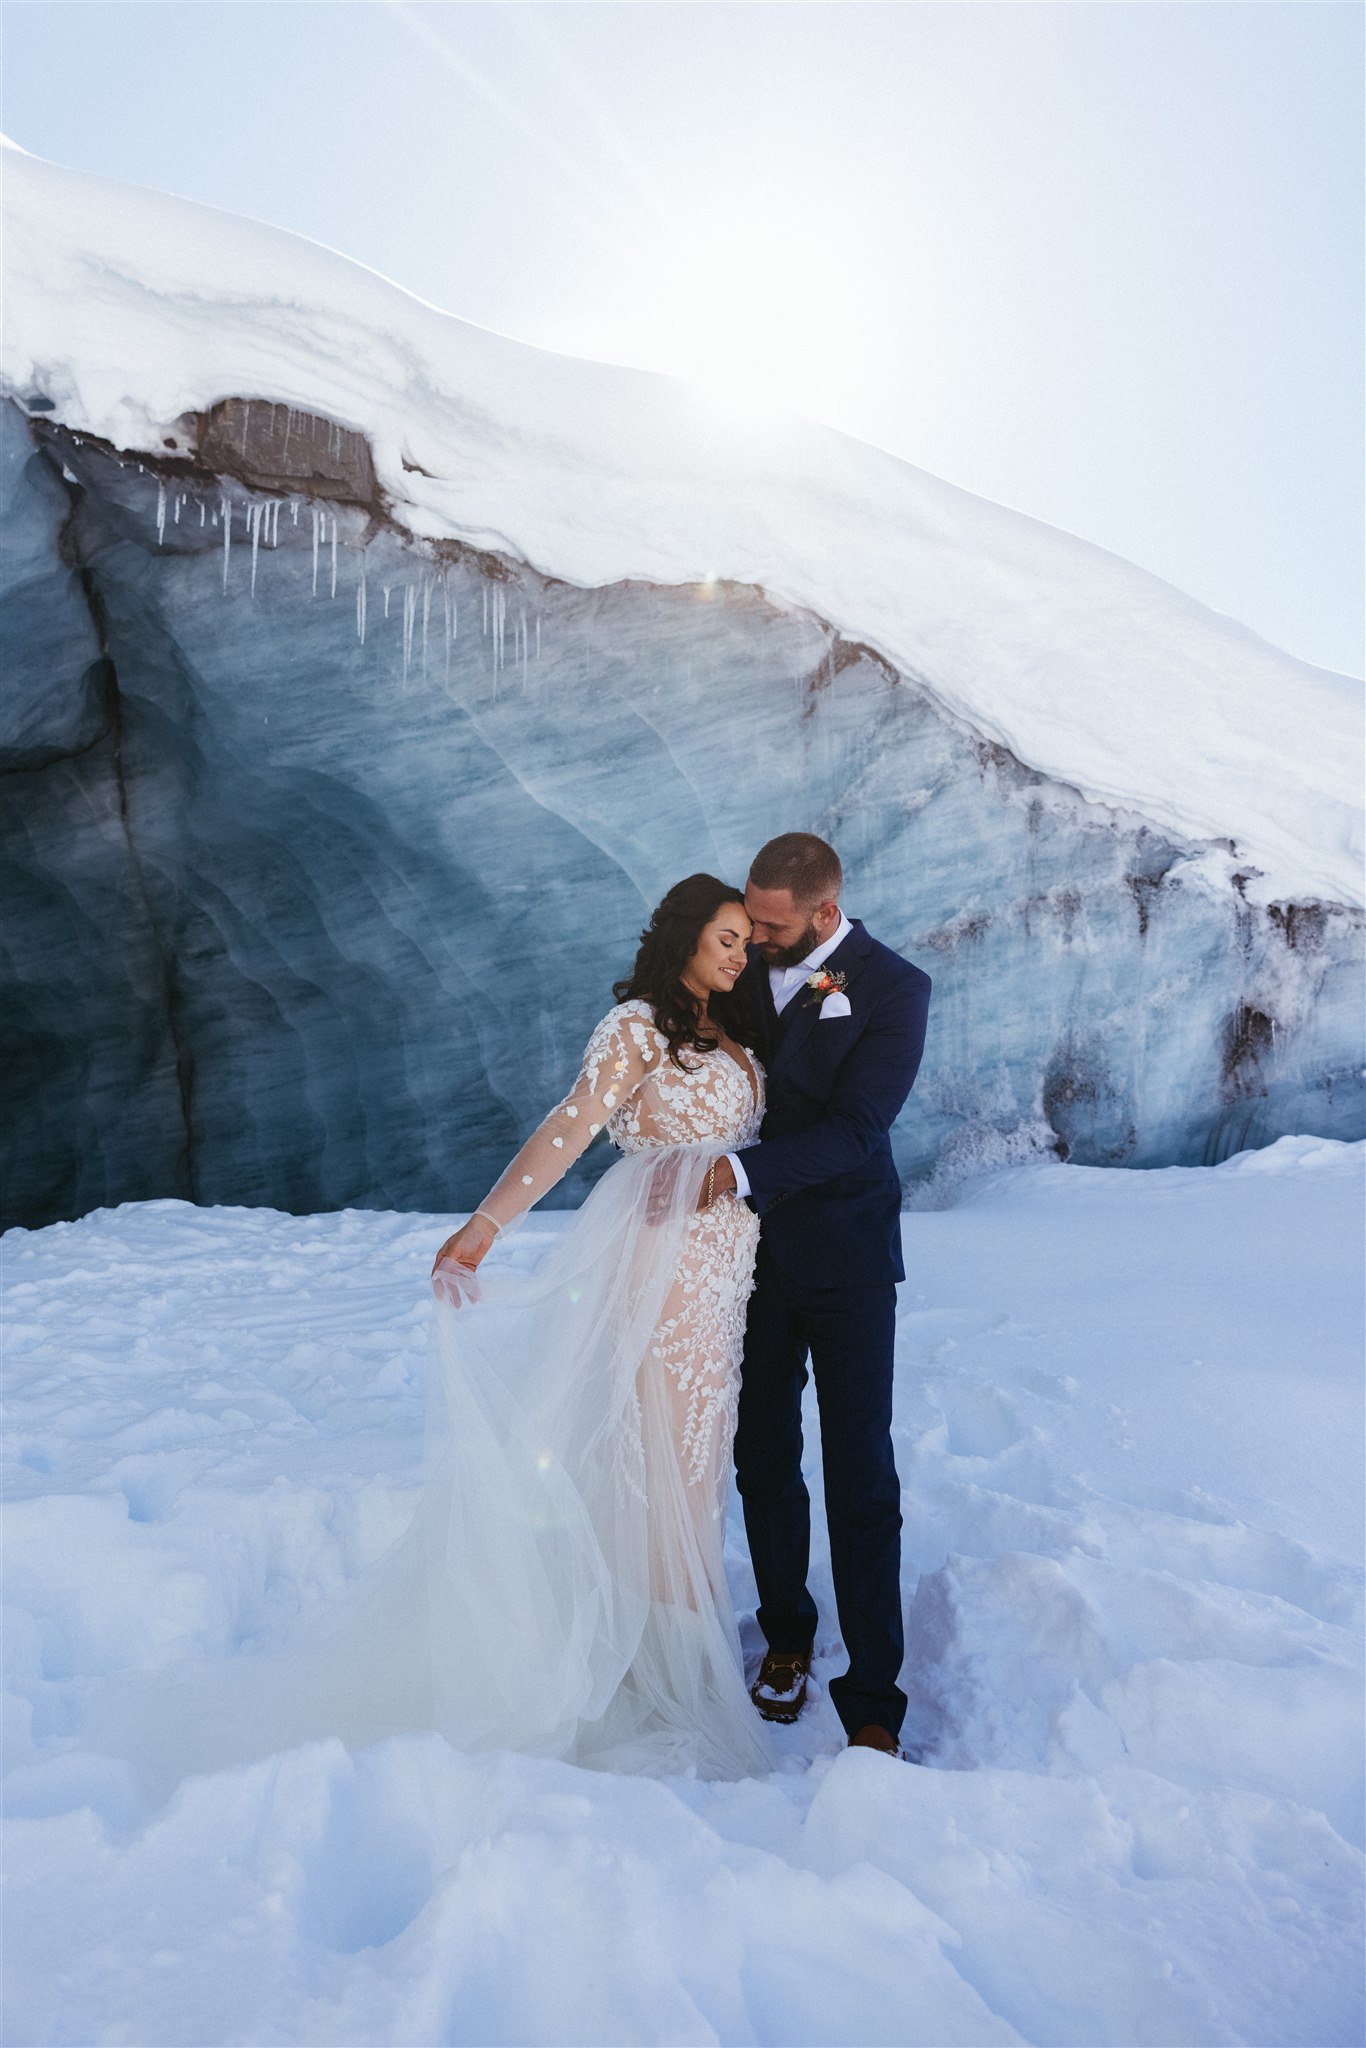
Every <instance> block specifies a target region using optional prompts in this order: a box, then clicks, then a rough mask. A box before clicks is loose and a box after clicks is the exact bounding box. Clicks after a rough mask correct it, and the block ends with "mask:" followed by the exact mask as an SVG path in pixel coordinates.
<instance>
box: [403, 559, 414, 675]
mask: <svg viewBox="0 0 1366 2048" xmlns="http://www.w3.org/2000/svg"><path fill="white" fill-rule="evenodd" d="M416 618H417V590H416V588H415V586H414V585H413V584H411V583H405V584H404V586H403V679H404V681H405V682H406V681H407V679H408V666H409V664H410V662H411V661H412V658H413V625H414V622H415V620H416Z"/></svg>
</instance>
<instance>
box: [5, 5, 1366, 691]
mask: <svg viewBox="0 0 1366 2048" xmlns="http://www.w3.org/2000/svg"><path fill="white" fill-rule="evenodd" d="M1364 23H1366V13H1363V10H1362V9H1361V8H1360V7H1359V6H1358V5H1357V4H1355V0H1352V4H1320V0H1286V4H1282V0H1209V4H1206V0H1045V4H1039V5H1036V4H1034V0H952V4H920V0H902V4H897V0H887V4H874V5H870V4H865V0H847V4H845V0H808V4H800V5H794V4H787V0H774V4H769V5H751V4H743V5H741V4H736V5H731V4H724V0H723V4H714V5H713V4H705V0H694V4H656V0H616V4H609V5H603V4H590V5H581V4H577V0H565V4H553V5H543V4H530V0H527V4H522V0H496V4H492V0H484V4H469V5H467V4H458V5H444V4H420V0H376V4H371V0H354V4H339V0H287V4H283V0H97V4H90V0H6V4H5V6H4V9H3V34H4V62H5V83H4V93H3V103H2V104H0V125H2V126H3V128H4V131H5V133H6V134H8V135H9V136H11V137H12V138H13V140H15V141H16V142H18V143H19V144H20V145H21V146H22V147H23V148H24V149H27V150H29V151H31V152H33V153H34V154H35V155H38V156H42V157H47V158H50V159H52V160H53V161H55V162H58V163H63V164H68V165H71V166H73V167H75V168H77V169H80V170H85V171H93V172H96V173H99V174H101V175H103V176H108V177H113V178H121V179H125V180H128V181H131V182H133V183H136V184H142V185H150V186H153V187H155V188H157V189H158V190H162V191H168V192H174V193H178V194H181V195H183V196H185V197H187V198H192V199H198V200H203V201H206V202H208V203H209V204H211V205H214V206H219V207H223V208H226V209H228V210H230V211H232V212H234V213H241V214H247V215H250V216H252V217H253V218H256V219H260V220H266V221H271V222H273V223H275V224H277V225H279V226H281V227H285V228H289V229H292V230H294V231H295V232H298V233H300V234H304V235H308V236H310V237H312V238H313V239H314V240H316V241H319V242H323V243H325V244H327V245H328V246H329V247H330V248H333V249H336V250H339V251H341V252H343V253H344V254H346V255H348V256H352V257H354V258H356V259H358V260H359V261H360V262H363V263H366V264H368V265H370V266H371V267H372V268H373V269H376V270H378V271H381V272H383V274H384V275H385V276H386V277H389V278H392V279H393V280H394V281H395V282H396V283H398V284H400V285H402V286H404V287H405V288H407V289H408V290H410V291H413V292H416V293H417V294H418V295H419V296H420V297H422V298H424V299H427V300H429V301H431V302H432V303H433V304H435V305H438V306H441V307H443V308H445V309H447V310H449V311H451V312H454V313H458V314H460V315H461V316H462V317H464V318H466V319H469V320H474V321H477V322H478V323H479V324H480V325H482V326H485V327H490V328H494V329H496V330H498V331H499V332H501V333H505V334H512V335H516V336H518V337H519V338H520V339H523V340H526V341H531V342H535V343H538V344H539V345H541V346H543V347H546V348H555V349H562V350H566V351H569V352H570V353H573V354H577V355H591V356H596V357H599V358H601V359H604V360H607V361H611V362H622V363H631V364H637V365H641V366H643V367H646V368H651V369H658V370H664V371H671V372H675V373H681V374H685V375H689V376H696V377H700V378H703V379H705V380H706V381H707V382H708V383H710V384H711V385H712V386H713V388H714V389H715V391H716V392H717V393H718V394H719V395H720V396H721V397H723V398H724V400H725V402H726V403H727V404H732V405H734V406H735V407H736V408H737V410H738V411H740V412H743V411H745V410H746V409H753V408H757V407H764V408H772V407H773V406H775V405H776V406H790V407H792V408H794V409H796V410H798V411H801V412H804V413H807V414H810V415H811V416H812V417H814V418H817V419H823V420H826V421H829V422H830V423H831V424H832V425H834V426H837V427H840V428H842V429H844V430H845V431H847V432H849V433H852V434H856V435H858V436H859V437H860V438H861V439H863V440H866V441H871V442H874V443H876V444H877V445H878V446H880V447H883V448H887V449H890V450H891V451H892V452H893V453H895V454H897V455H900V456H903V457H904V458H905V459H906V460H908V461H910V462H914V463H916V464H918V465H919V466H920V467H921V468H923V469H926V470H929V471H931V472H932V473H933V474H935V475H936V476H940V477H944V478H946V479H948V480H949V481H950V482H952V483H955V484H959V485H961V486H963V487H964V488H965V489H967V490H970V491H974V492H976V493H978V494H979V495H980V496H982V497H985V498H990V499H993V500H995V501H996V502H998V503H1001V504H1004V505H1009V506H1012V507H1014V508H1016V509H1017V510H1019V511H1022V512H1027V513H1029V514H1030V515H1031V516H1033V517H1034V518H1038V519H1042V520H1046V521H1047V522H1049V523H1050V524H1052V525H1055V526H1059V527H1063V528H1065V529H1067V530H1068V531H1069V532H1072V533H1076V534H1080V535H1082V536H1084V537H1085V538H1086V539H1088V540H1091V541H1095V542H1097V543H1099V545H1101V546H1102V547H1106V548H1109V549H1111V550H1113V551H1114V552H1115V553H1116V554H1119V555H1122V556H1124V557H1125V558H1126V559H1128V560H1130V561H1133V562H1137V563H1140V564H1141V565H1142V566H1143V567H1145V568H1147V569H1151V570H1153V571H1154V572H1155V573H1156V574H1158V575H1159V576H1162V577H1165V578H1166V579H1167V580H1168V581H1170V582H1172V583H1174V584H1176V585H1177V586H1179V587H1180V588H1181V589H1183V590H1186V591H1189V592H1190V593H1191V594H1192V595H1194V596H1196V597H1198V598H1200V599H1202V600H1203V601H1204V602H1205V603H1206V604H1209V605H1212V606H1213V607H1214V608H1215V609H1216V610H1218V611H1221V612H1226V613H1228V614H1230V615H1231V616H1232V617H1234V618H1237V619H1239V620H1241V621H1243V622H1244V623H1245V624H1247V625H1249V626H1251V627H1252V628H1253V629H1254V630H1255V631H1256V632H1258V633H1260V634H1262V635H1263V636H1264V637H1265V638H1266V639H1268V640H1270V641H1271V642H1273V643H1274V644H1275V645H1276V646H1278V647H1281V648H1284V649H1286V650H1288V651H1289V652H1290V653H1293V654H1297V655H1299V656H1301V657H1302V658H1303V659H1305V660H1308V661H1312V662H1316V663H1319V664H1321V665H1323V666H1325V667H1329V668H1335V669H1341V670H1345V671H1347V672H1348V673H1351V674H1353V675H1360V674H1362V670H1363V551H1364V545H1366V531H1364V529H1366V521H1364V519H1363V436H1364V431H1366V430H1364V428H1363V388H1362V387H1363V379H1362V358H1363V348H1364V347H1366V324H1364V322H1363V170H1364V167H1366V145H1364V144H1363V93H1362V81H1363V24H1364Z"/></svg>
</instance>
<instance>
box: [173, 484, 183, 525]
mask: <svg viewBox="0 0 1366 2048" xmlns="http://www.w3.org/2000/svg"><path fill="white" fill-rule="evenodd" d="M184 503H185V499H184V496H183V494H182V493H181V492H180V491H177V492H176V494H175V510H174V511H173V512H172V514H171V517H172V519H173V520H174V521H175V523H176V525H177V526H179V524H180V508H181V506H182V505H183V504H184Z"/></svg>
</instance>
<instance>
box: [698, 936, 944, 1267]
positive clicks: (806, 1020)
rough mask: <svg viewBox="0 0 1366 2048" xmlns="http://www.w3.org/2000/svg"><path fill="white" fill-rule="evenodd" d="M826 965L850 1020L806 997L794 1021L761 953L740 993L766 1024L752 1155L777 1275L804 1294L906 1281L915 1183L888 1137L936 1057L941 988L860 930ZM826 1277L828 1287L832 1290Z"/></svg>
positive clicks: (798, 1000)
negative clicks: (905, 1185)
mask: <svg viewBox="0 0 1366 2048" xmlns="http://www.w3.org/2000/svg"><path fill="white" fill-rule="evenodd" d="M851 923H852V926H853V929H852V930H851V931H850V932H849V933H848V934H847V936H846V937H845V938H844V939H843V940H842V941H841V943H840V944H839V945H838V946H837V947H836V948H835V950H834V952H833V953H832V954H830V956H829V957H828V959H827V960H826V961H825V969H826V970H827V971H829V972H831V973H841V974H843V976H844V994H845V995H846V996H847V997H848V999H849V1008H850V1015H849V1016H847V1017H827V1018H824V1019H822V1018H821V1016H820V1007H821V1000H822V998H821V997H820V996H819V995H818V994H816V993H815V991H813V990H808V989H805V988H802V989H798V991H797V993H796V995H795V996H793V997H792V999H791V1001H790V1003H788V1004H787V1006H786V1008H785V1009H784V1011H783V1014H782V1016H781V1017H779V1016H778V1014H777V1012H776V1011H775V1009H774V1007H773V992H772V989H771V988H770V986H769V979H768V967H767V964H766V962H765V961H764V959H763V958H762V956H761V955H760V953H759V952H758V951H757V949H755V948H753V947H751V949H750V955H749V963H748V965H747V966H746V968H745V971H744V974H743V975H742V976H741V980H740V983H739V984H738V985H739V986H743V987H744V988H746V989H747V990H748V991H749V994H750V1000H751V1003H752V1005H753V1008H754V1010H755V1012H756V1013H757V1015H758V1018H759V1020H760V1022H759V1043H758V1048H757V1049H758V1053H759V1057H760V1058H761V1059H762V1060H763V1062H764V1065H765V1067H766V1068H767V1070H768V1099H767V1107H766V1110H765V1113H764V1121H763V1124H762V1127H761V1129H760V1132H759V1140H758V1143H757V1144H754V1145H747V1146H745V1147H744V1149H743V1150H742V1151H741V1152H740V1153H739V1154H738V1157H739V1159H740V1162H741V1164H742V1165H743V1167H744V1169H745V1172H746V1174H747V1175H748V1176H749V1186H750V1201H751V1206H752V1207H753V1208H754V1209H756V1210H757V1211H758V1213H759V1216H760V1218H761V1219H762V1222H763V1239H764V1243H765V1245H766V1246H767V1248H768V1250H769V1252H770V1253H771V1254H772V1256H773V1258H774V1260H775V1261H776V1263H777V1264H778V1265H779V1266H780V1267H781V1268H782V1269H783V1270H784V1271H785V1272H786V1273H789V1274H790V1275H791V1276H792V1278H793V1279H794V1280H798V1281H800V1282H801V1283H802V1284H803V1285H804V1286H807V1287H811V1286H821V1285H824V1286H829V1287H875V1286H882V1285H885V1284H886V1283H887V1282H889V1281H894V1280H904V1279H905V1277H906V1269H905V1267H904V1265H903V1264H902V1258H901V1180H900V1176H899V1175H898V1173H897V1170H896V1164H895V1162H894V1160H893V1158H892V1145H891V1139H890V1137H889V1135H888V1133H889V1132H890V1130H891V1127H892V1125H893V1123H894V1122H895V1121H896V1118H897V1116H898V1114H899V1113H900V1110H901V1106H902V1104H903V1103H904V1102H905V1100H906V1097H907V1096H908V1095H909V1094H910V1092H911V1086H912V1083H913V1082H914V1080H915V1077H916V1073H917V1070H918V1069H919V1066H920V1055H921V1053H922V1051H923V1050H924V1045H925V1019H926V1015H927V1013H928V1010H929V1004H930V977H929V975H928V974H924V973H922V972H921V970H920V968H918V967H913V966H912V964H911V962H910V961H909V960H903V959H902V957H901V955H900V954H899V953H894V952H893V951H892V949H891V947H890V946H884V945H882V944H881V943H880V942H879V941H878V940H877V939H875V938H872V937H871V936H870V935H869V933H868V932H867V931H866V930H865V929H864V927H863V925H862V923H861V922H860V921H859V919H858V918H853V919H851ZM821 1276H827V1277H824V1278H822V1277H821Z"/></svg>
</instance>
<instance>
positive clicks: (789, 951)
mask: <svg viewBox="0 0 1366 2048" xmlns="http://www.w3.org/2000/svg"><path fill="white" fill-rule="evenodd" d="M820 942H821V941H820V934H819V932H818V931H817V930H816V927H815V925H814V923H813V924H808V926H807V927H806V930H805V931H804V932H803V933H802V935H801V937H800V938H799V939H795V940H794V941H793V943H792V944H791V945H790V946H760V948H759V952H760V954H761V956H762V958H763V961H764V965H765V966H766V967H796V966H797V965H798V963H799V962H800V961H802V960H805V958H806V956H807V954H808V953H813V952H814V951H815V949H816V947H817V946H819V944H820Z"/></svg>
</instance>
